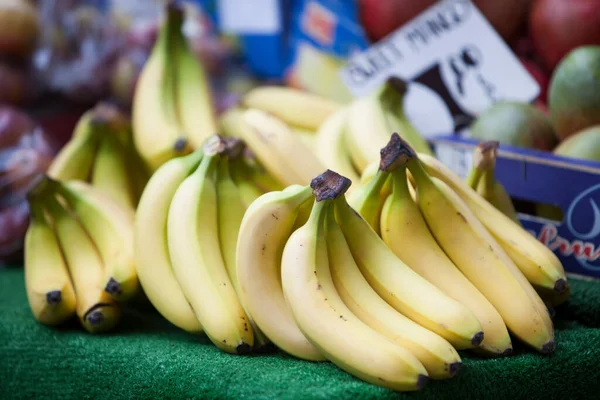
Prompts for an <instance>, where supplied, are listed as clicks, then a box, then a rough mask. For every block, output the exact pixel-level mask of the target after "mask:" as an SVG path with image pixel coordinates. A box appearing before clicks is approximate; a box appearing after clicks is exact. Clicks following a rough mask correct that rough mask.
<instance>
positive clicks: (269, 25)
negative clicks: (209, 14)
mask: <svg viewBox="0 0 600 400" xmlns="http://www.w3.org/2000/svg"><path fill="white" fill-rule="evenodd" d="M217 11H218V15H219V25H220V27H221V30H222V31H223V32H227V33H234V34H250V35H273V34H276V33H278V32H279V31H280V30H281V21H280V9H279V0H219V2H218V9H217Z"/></svg>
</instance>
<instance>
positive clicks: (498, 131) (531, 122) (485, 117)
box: [470, 101, 557, 151]
mask: <svg viewBox="0 0 600 400" xmlns="http://www.w3.org/2000/svg"><path fill="white" fill-rule="evenodd" d="M470 131H471V136H472V137H474V138H477V139H479V140H481V141H489V140H497V141H499V142H500V144H508V145H511V146H517V147H526V148H530V149H539V150H548V151H550V150H552V149H553V148H554V146H555V145H556V142H557V138H556V133H555V131H554V128H553V127H552V124H551V123H550V120H549V119H548V118H547V117H546V116H545V115H544V113H543V112H542V111H540V110H538V109H537V108H536V107H534V106H532V105H531V104H528V103H519V102H514V101H504V102H500V103H496V104H494V105H493V106H491V107H490V108H488V109H487V110H485V111H484V112H483V113H481V114H480V115H479V117H478V118H477V120H476V121H475V123H473V125H472V126H471V128H470Z"/></svg>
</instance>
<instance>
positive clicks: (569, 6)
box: [529, 0, 600, 70]
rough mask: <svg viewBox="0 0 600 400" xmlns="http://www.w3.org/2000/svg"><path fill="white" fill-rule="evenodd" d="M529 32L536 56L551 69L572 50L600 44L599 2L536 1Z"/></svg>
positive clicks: (581, 0)
mask: <svg viewBox="0 0 600 400" xmlns="http://www.w3.org/2000/svg"><path fill="white" fill-rule="evenodd" d="M529 29H530V35H531V38H532V40H533V45H534V47H535V49H536V51H537V53H538V54H539V56H540V57H541V58H542V60H543V61H544V64H545V66H546V68H548V69H549V70H553V69H554V68H555V67H556V65H557V64H558V62H559V61H560V60H561V59H562V58H563V57H564V56H565V55H566V54H567V53H569V52H570V51H571V50H573V49H574V48H576V47H579V46H581V45H586V44H600V1H598V0H536V1H534V4H533V8H532V10H531V14H530V17H529Z"/></svg>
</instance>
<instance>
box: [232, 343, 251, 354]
mask: <svg viewBox="0 0 600 400" xmlns="http://www.w3.org/2000/svg"><path fill="white" fill-rule="evenodd" d="M251 350H252V346H250V345H249V344H248V343H244V342H241V343H240V344H238V345H237V346H236V348H235V352H236V354H241V355H243V354H248V353H250V351H251Z"/></svg>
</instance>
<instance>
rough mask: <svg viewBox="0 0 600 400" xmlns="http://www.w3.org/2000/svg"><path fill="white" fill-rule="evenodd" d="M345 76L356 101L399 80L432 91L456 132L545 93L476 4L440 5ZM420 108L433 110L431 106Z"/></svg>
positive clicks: (352, 61)
mask: <svg viewBox="0 0 600 400" xmlns="http://www.w3.org/2000/svg"><path fill="white" fill-rule="evenodd" d="M340 73H341V77H342V79H343V81H344V83H345V84H346V85H347V86H348V88H349V89H350V90H351V92H352V93H353V94H354V95H355V96H362V95H365V94H367V93H369V92H371V91H372V90H374V89H376V88H377V87H379V86H380V85H381V84H382V83H383V82H385V80H386V79H387V78H389V77H390V76H394V75H395V76H399V77H401V78H403V79H405V80H408V81H412V82H415V83H418V84H420V85H424V86H426V87H428V88H429V89H431V90H432V91H433V92H435V94H436V96H439V97H440V98H441V99H442V100H443V103H444V104H445V107H446V109H447V114H448V115H450V116H451V119H452V120H453V123H454V130H453V131H454V132H458V131H460V130H462V129H464V128H465V127H467V126H468V125H469V124H470V123H471V122H472V121H473V119H474V118H475V116H476V115H477V114H479V113H480V112H481V111H483V110H485V109H486V108H488V107H489V106H490V105H492V104H494V103H496V102H498V101H501V100H509V99H510V100H516V101H523V102H529V101H532V100H534V99H535V98H536V97H537V96H538V94H539V91H540V89H539V86H538V84H537V82H536V81H535V80H534V79H533V77H532V76H531V75H530V74H529V73H528V72H527V70H526V69H525V68H524V67H523V66H522V65H521V63H520V62H519V60H518V58H517V57H516V56H515V55H514V54H513V53H512V51H511V50H510V48H509V47H508V46H507V44H506V43H505V42H504V41H503V40H502V38H501V37H500V36H499V35H498V33H497V32H496V31H495V30H494V29H493V27H492V26H491V25H490V23H489V22H488V21H487V20H486V19H485V17H484V16H483V14H481V12H480V11H479V9H478V8H477V7H476V6H475V5H474V4H473V3H472V2H471V1H470V0H443V1H440V2H438V3H436V4H435V5H433V6H432V7H430V8H428V9H427V10H425V11H424V12H423V13H421V14H420V15H419V16H417V17H416V18H415V19H413V20H412V21H410V22H409V23H407V24H405V25H404V26H402V27H401V28H400V29H398V30H397V31H395V32H393V33H391V34H390V35H388V36H387V37H386V38H384V39H383V40H381V41H379V42H377V43H375V44H373V45H372V46H370V47H369V48H368V49H366V50H365V51H362V52H359V53H356V54H354V55H353V56H352V57H350V58H349V60H348V62H347V64H346V65H345V66H344V67H343V68H342V69H341V70H340ZM409 93H410V89H409ZM418 106H419V107H422V108H425V109H427V107H428V104H427V103H423V104H419V105H418Z"/></svg>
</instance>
